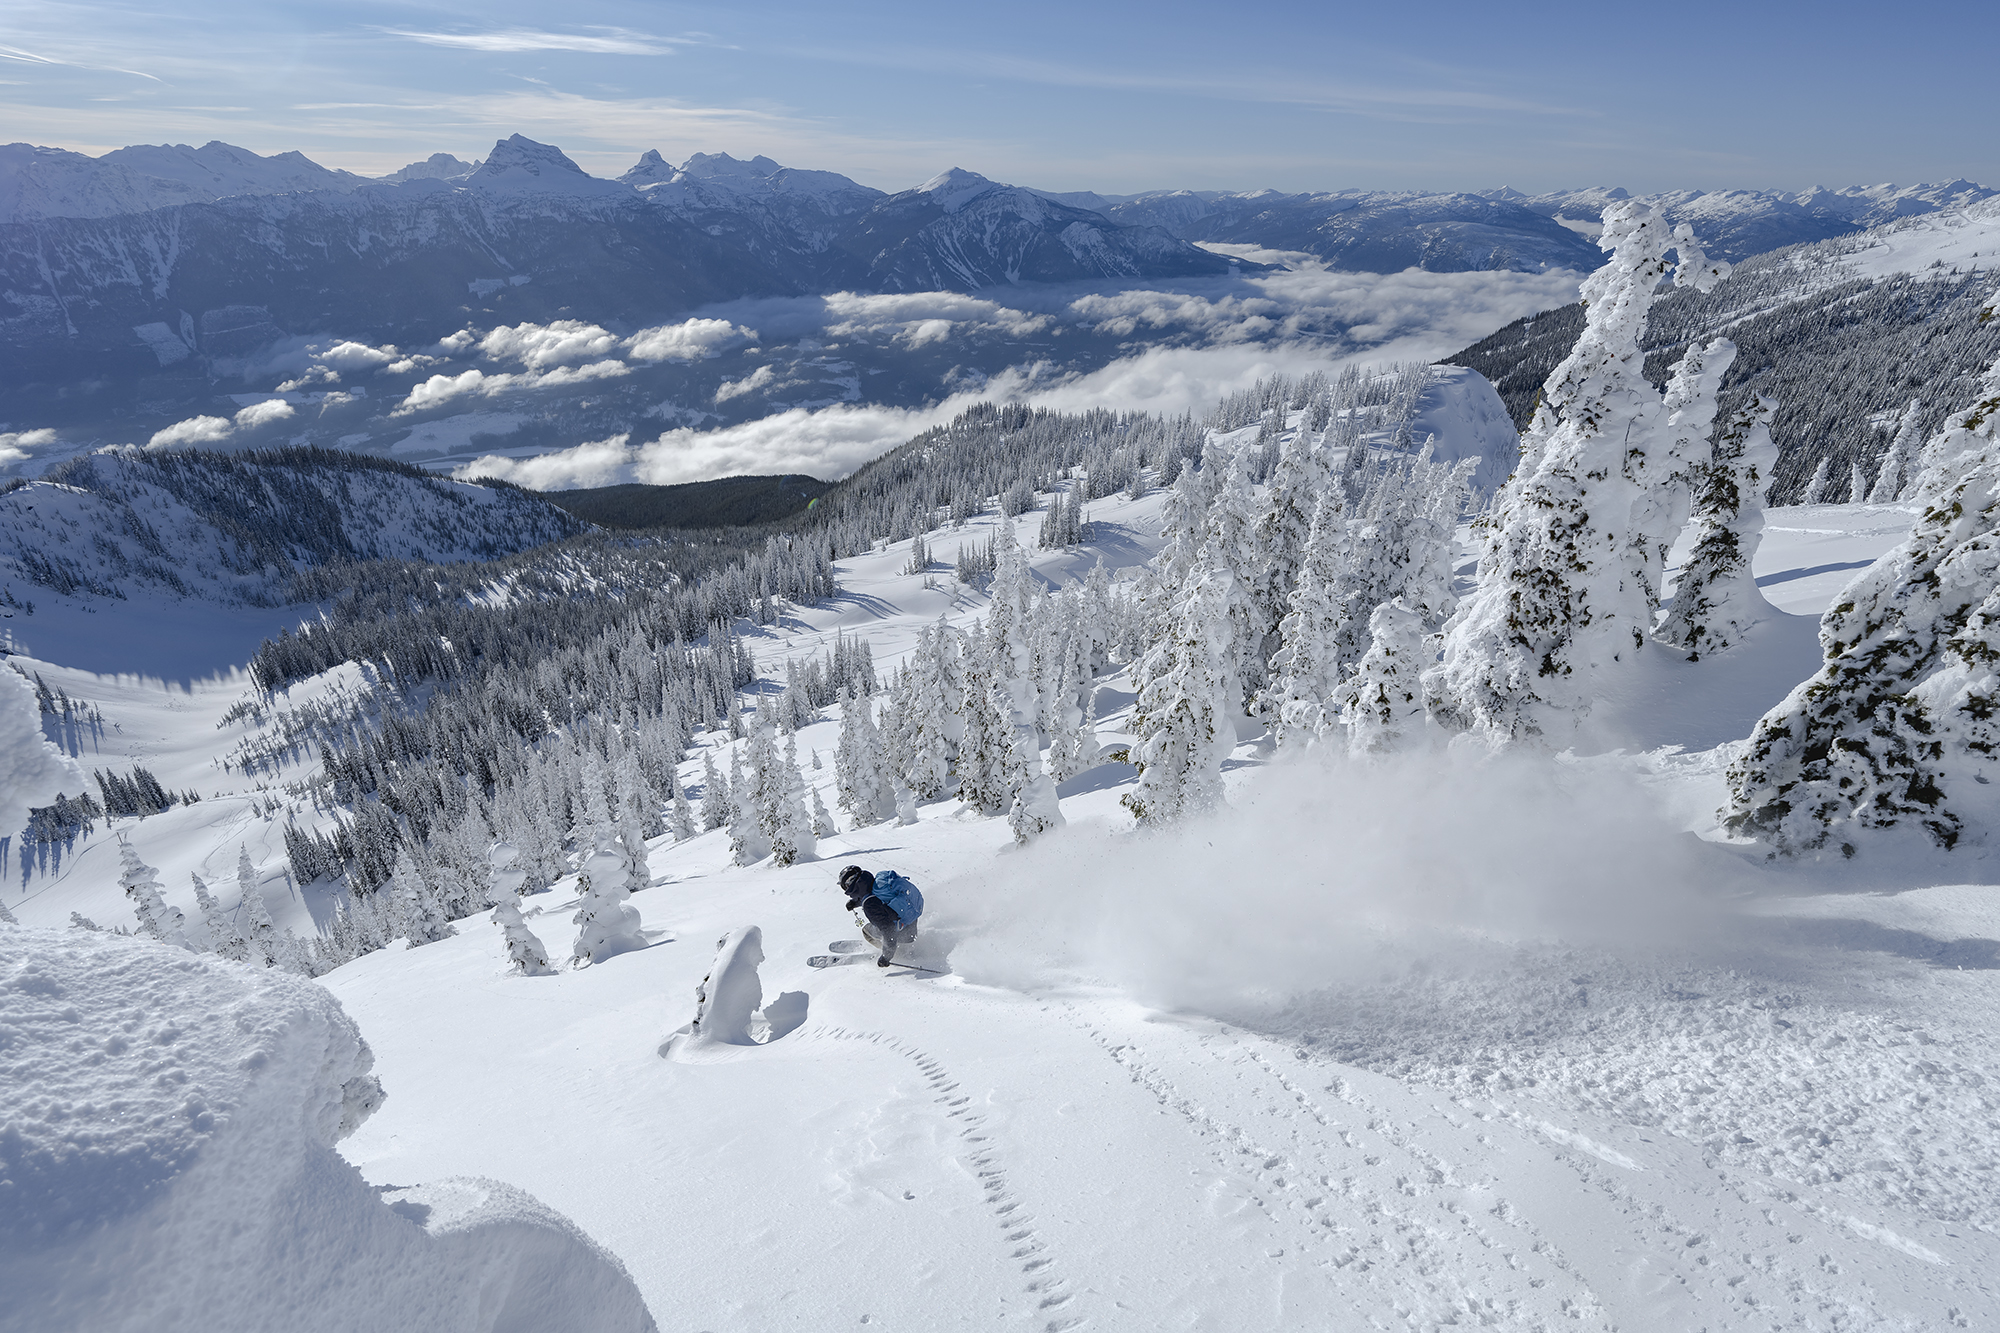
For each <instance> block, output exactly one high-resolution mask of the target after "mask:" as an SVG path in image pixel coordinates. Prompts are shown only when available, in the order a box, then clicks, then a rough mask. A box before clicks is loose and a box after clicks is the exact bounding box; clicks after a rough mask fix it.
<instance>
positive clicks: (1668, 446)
mask: <svg viewBox="0 0 2000 1333" xmlns="http://www.w3.org/2000/svg"><path fill="white" fill-rule="evenodd" d="M1735 363H1736V344H1735V343H1733V342H1731V341H1729V339H1727V338H1716V339H1714V340H1712V341H1711V342H1709V343H1708V344H1707V345H1706V346H1702V347H1689V348H1688V349H1687V351H1686V352H1685V353H1684V354H1683V355H1682V356H1681V359H1680V360H1679V361H1677V362H1675V363H1674V370H1673V375H1672V377H1671V378H1670V379H1669V380H1668V381H1667V388H1666V393H1665V395H1664V400H1663V402H1662V404H1661V406H1662V409H1663V410H1664V411H1665V413H1666V424H1665V426H1664V427H1663V428H1662V429H1661V431H1660V443H1659V445H1658V446H1657V447H1656V448H1654V449H1652V450H1650V451H1649V454H1650V457H1649V458H1648V462H1647V466H1646V469H1645V471H1644V473H1643V474H1636V475H1635V477H1634V479H1635V480H1636V481H1639V482H1641V483H1643V484H1642V485H1641V486H1640V487H1639V490H1638V495H1637V498H1636V499H1635V500H1634V501H1633V505H1632V528H1631V535H1632V541H1633V544H1634V549H1633V551H1632V553H1631V562H1632V569H1633V570H1634V571H1635V573H1636V574H1637V575H1638V577H1639V579H1640V581H1641V582H1642V583H1644V585H1645V588H1646V598H1647V601H1648V603H1649V604H1650V605H1651V607H1652V608H1653V609H1654V610H1655V611H1656V612H1657V611H1658V609H1659V605H1660V596H1661V588H1662V585H1663V582H1664V579H1665V574H1666V564H1667V552H1668V551H1669V550H1670V549H1672V547H1673V544H1674V542H1675V541H1676V540H1677V539H1679V537H1680V535H1681V530H1682V529H1683V528H1685V527H1686V526H1687V521H1688V512H1689V509H1690V507H1691V505H1692V504H1693V500H1694V489H1695V487H1696V485H1697V484H1698V480H1697V479H1698V478H1700V477H1702V476H1703V475H1705V473H1706V470H1707V469H1708V467H1709V464H1710V462H1711V460H1712V459H1713V457H1714V446H1713V445H1712V444H1711V443H1710V438H1711V436H1713V434H1714V433H1715V414H1716V411H1717V408H1718V403H1717V396H1718V395H1719V394H1720V393H1721V392H1722V379H1723V376H1725V375H1727V374H1728V373H1729V368H1730V367H1731V366H1732V365H1734V364H1735ZM1764 479H1765V480H1766V481H1768V480H1770V467H1769V464H1768V463H1767V464H1766V465H1765V468H1764Z"/></svg>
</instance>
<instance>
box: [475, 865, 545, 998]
mask: <svg viewBox="0 0 2000 1333" xmlns="http://www.w3.org/2000/svg"><path fill="white" fill-rule="evenodd" d="M520 859H521V853H520V849H518V848H517V847H515V846H514V845H513V844H512V843H509V842H496V843H494V844H493V846H492V848H491V850H490V851H489V852H488V853H487V862H488V865H489V866H490V867H491V869H490V877H489V879H488V883H487V893H488V896H489V897H490V898H491V900H492V902H493V916H492V920H493V923H494V924H495V925H497V926H499V927H500V932H501V937H502V939H503V940H504V942H505V943H506V946H507V961H508V963H509V964H510V965H512V967H513V969H514V971H515V972H517V973H519V974H520V975H522V976H526V977H539V976H545V975H547V974H548V973H550V972H552V971H554V970H555V969H554V968H552V967H550V966H549V951H548V949H547V948H546V947H545V946H544V945H543V944H542V941H541V939H540V938H539V937H538V936H537V935H536V934H535V932H534V931H532V930H530V929H528V923H527V921H526V920H525V919H524V918H523V917H522V915H521V890H522V889H523V888H525V887H526V886H527V881H528V872H527V871H525V870H523V869H521V866H520Z"/></svg>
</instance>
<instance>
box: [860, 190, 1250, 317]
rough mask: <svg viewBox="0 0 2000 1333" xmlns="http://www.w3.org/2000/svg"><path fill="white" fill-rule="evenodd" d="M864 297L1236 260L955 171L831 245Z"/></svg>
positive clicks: (1214, 268)
mask: <svg viewBox="0 0 2000 1333" xmlns="http://www.w3.org/2000/svg"><path fill="white" fill-rule="evenodd" d="M835 247H836V248H837V249H838V250H839V251H840V252H841V253H842V255H843V256H844V257H845V259H846V261H847V264H846V271H845V276H846V277H847V278H848V279H849V280H850V281H851V283H852V285H854V286H856V287H857V288H858V289H860V290H864V291H883V292H921V291H970V290H976V289H978V288H982V287H1000V286H1006V285H1008V284H1011V283H1017V282H1023V281H1045V282H1046V281H1056V282H1063V281H1077V280H1082V279H1092V278H1149V277H1161V278H1167V277H1192V276H1199V275H1203V274H1223V273H1227V272H1229V271H1230V268H1231V266H1232V261H1231V260H1229V259H1226V258H1224V257H1222V256H1220V255H1216V254H1212V253H1210V252H1209V251H1206V250H1202V249H1198V248H1197V247H1195V246H1192V245H1190V244H1188V243H1187V242H1186V241H1184V240H1181V239H1180V238H1178V237H1175V236H1174V235H1172V234H1171V233H1169V232H1167V231H1166V230H1164V229H1162V228H1160V227H1156V226H1151V225H1144V224H1141V225H1121V224H1120V223H1117V222H1115V221H1112V220H1109V219H1107V218H1106V217H1105V216H1104V215H1103V214H1101V213H1095V212H1091V211H1090V210H1088V209H1082V208H1075V207H1071V206H1070V205H1068V204H1063V203H1058V202H1056V201H1054V200H1052V199H1050V198H1048V197H1047V196H1046V195H1042V194H1038V193H1037V192H1035V191H1033V190H1025V189H1021V188H1019V187H1017V186H1012V185H1001V184H998V183H997V182H994V181H990V180H988V179H987V178H986V177H984V176H981V175H978V174H976V173H974V172H970V171H964V170H960V169H958V168H953V169H952V170H950V171H947V172H944V173H942V174H940V175H938V176H935V177H933V178H931V179H930V180H928V181H925V182H924V183H923V184H922V185H920V186H918V187H917V188H916V189H914V190H905V191H904V192H902V193H901V194H894V195H890V196H889V197H888V198H886V199H883V200H882V201H881V202H879V203H877V204H876V205H875V206H874V207H873V208H871V209H869V210H868V211H867V212H866V213H864V214H862V215H861V216H860V217H859V218H857V219H856V220H855V221H854V224H853V225H852V226H850V227H849V228H848V229H847V230H846V231H845V232H844V233H843V234H842V235H841V236H840V238H839V239H838V240H837V241H836V242H835Z"/></svg>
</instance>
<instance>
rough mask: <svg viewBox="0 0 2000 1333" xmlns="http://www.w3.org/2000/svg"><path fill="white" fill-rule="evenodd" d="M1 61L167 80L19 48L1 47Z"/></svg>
mask: <svg viewBox="0 0 2000 1333" xmlns="http://www.w3.org/2000/svg"><path fill="white" fill-rule="evenodd" d="M0 60H14V61H19V62H20V63H21V64H24V65H59V66H63V67H66V68H69V69H101V70H105V71H107V72H109V73H112V74H131V75H136V76H137V77H139V78H142V79H151V80H152V81H153V82H154V83H164V82H166V80H164V79H162V78H160V77H159V76H158V75H154V74H148V73H146V71H145V70H143V69H124V68H121V67H120V66H117V65H99V64H95V63H92V62H90V61H87V60H63V59H60V58H59V57H56V56H44V55H37V54H36V53H35V52H33V51H23V50H22V49H21V48H20V47H18V46H0Z"/></svg>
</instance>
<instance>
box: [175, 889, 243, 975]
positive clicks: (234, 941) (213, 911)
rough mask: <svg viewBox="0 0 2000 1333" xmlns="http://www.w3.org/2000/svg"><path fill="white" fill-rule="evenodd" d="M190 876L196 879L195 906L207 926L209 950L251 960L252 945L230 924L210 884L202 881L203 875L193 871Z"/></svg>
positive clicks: (229, 957)
mask: <svg viewBox="0 0 2000 1333" xmlns="http://www.w3.org/2000/svg"><path fill="white" fill-rule="evenodd" d="M188 878H190V879H192V880H193V881H194V902H195V906H196V907H197V908H199V909H200V911H201V920H202V924H203V926H205V927H206V928H207V932H208V951H209V952H210V953H214V954H219V955H221V956H222V957H224V958H227V959H229V960H230V961H232V962H237V963H246V962H248V961H250V946H248V945H247V944H245V943H244V942H243V937H242V936H241V935H238V934H237V933H236V929H235V927H233V926H231V925H230V924H229V918H228V917H227V916H225V915H224V914H223V911H222V904H220V903H218V902H217V901H216V900H215V895H214V894H212V893H210V892H209V891H208V885H206V884H204V883H202V879H201V876H200V875H197V874H194V873H193V872H192V871H190V872H189V874H188Z"/></svg>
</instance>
